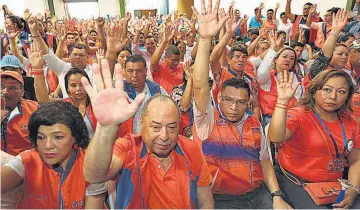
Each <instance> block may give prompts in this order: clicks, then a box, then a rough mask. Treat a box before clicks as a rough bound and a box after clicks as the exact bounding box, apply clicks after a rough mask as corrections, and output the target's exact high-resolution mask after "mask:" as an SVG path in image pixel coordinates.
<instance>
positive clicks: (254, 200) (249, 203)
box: [214, 183, 273, 209]
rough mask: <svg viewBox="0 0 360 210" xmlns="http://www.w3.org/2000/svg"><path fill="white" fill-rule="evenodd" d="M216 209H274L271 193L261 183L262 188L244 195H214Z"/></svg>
mask: <svg viewBox="0 0 360 210" xmlns="http://www.w3.org/2000/svg"><path fill="white" fill-rule="evenodd" d="M214 201H215V209H272V208H273V202H272V198H271V194H270V191H269V190H268V188H267V187H266V186H265V184H264V183H261V185H260V187H258V188H257V189H255V190H253V191H251V192H248V193H246V194H244V195H226V194H214Z"/></svg>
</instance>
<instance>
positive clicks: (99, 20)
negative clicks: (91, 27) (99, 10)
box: [95, 17, 105, 27]
mask: <svg viewBox="0 0 360 210" xmlns="http://www.w3.org/2000/svg"><path fill="white" fill-rule="evenodd" d="M95 22H96V25H97V26H98V27H102V26H103V25H104V23H105V19H104V18H103V17H98V18H96V20H95Z"/></svg>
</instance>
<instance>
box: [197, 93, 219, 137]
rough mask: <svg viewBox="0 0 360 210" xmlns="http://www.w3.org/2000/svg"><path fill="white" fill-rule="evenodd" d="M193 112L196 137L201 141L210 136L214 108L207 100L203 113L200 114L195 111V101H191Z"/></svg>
mask: <svg viewBox="0 0 360 210" xmlns="http://www.w3.org/2000/svg"><path fill="white" fill-rule="evenodd" d="M193 112H194V122H195V127H196V134H197V137H198V138H199V139H200V140H202V141H203V140H205V139H207V138H208V137H209V136H210V133H211V131H212V128H213V126H214V107H213V105H212V104H211V100H209V103H208V105H207V107H206V112H205V113H201V112H200V111H199V110H198V109H197V107H196V103H195V101H193Z"/></svg>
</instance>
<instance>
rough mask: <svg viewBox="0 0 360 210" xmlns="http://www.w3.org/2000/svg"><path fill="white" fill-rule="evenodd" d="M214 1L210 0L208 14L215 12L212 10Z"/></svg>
mask: <svg viewBox="0 0 360 210" xmlns="http://www.w3.org/2000/svg"><path fill="white" fill-rule="evenodd" d="M212 1H213V0H208V8H207V12H208V14H211V13H213V12H212Z"/></svg>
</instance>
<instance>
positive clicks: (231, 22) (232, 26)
mask: <svg viewBox="0 0 360 210" xmlns="http://www.w3.org/2000/svg"><path fill="white" fill-rule="evenodd" d="M228 16H229V19H228V20H227V21H226V23H225V27H226V32H228V33H231V34H234V33H235V32H236V29H237V28H238V27H239V25H240V22H241V19H240V20H239V21H237V22H236V18H235V15H234V11H233V8H232V7H230V8H229V12H228Z"/></svg>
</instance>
